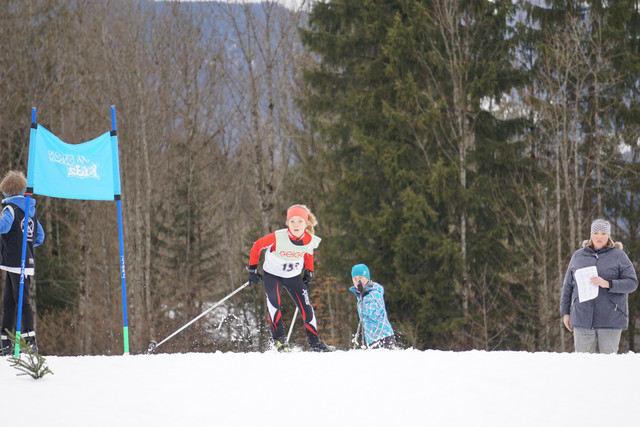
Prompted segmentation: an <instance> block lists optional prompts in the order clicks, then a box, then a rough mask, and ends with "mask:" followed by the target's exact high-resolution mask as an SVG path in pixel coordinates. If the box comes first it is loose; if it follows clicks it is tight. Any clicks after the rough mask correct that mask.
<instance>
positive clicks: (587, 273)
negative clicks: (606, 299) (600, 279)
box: [574, 266, 600, 302]
mask: <svg viewBox="0 0 640 427" xmlns="http://www.w3.org/2000/svg"><path fill="white" fill-rule="evenodd" d="M597 276H598V269H597V268H596V267H595V266H592V267H585V268H579V269H578V270H576V272H575V274H574V277H575V278H576V283H577V284H578V299H579V300H580V302H585V301H589V300H591V299H594V298H595V297H597V296H598V291H599V290H600V289H599V288H600V287H599V286H598V285H594V284H593V283H591V281H590V279H591V278H592V277H597Z"/></svg>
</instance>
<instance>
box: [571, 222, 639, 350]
mask: <svg viewBox="0 0 640 427" xmlns="http://www.w3.org/2000/svg"><path fill="white" fill-rule="evenodd" d="M622 248H623V246H622V243H620V242H614V241H613V240H612V239H611V224H610V223H609V222H608V221H606V220H604V219H596V220H595V221H593V223H592V224H591V236H590V238H589V240H585V241H584V242H583V244H582V248H580V249H578V250H577V251H575V252H574V253H573V256H572V257H571V261H570V262H569V267H568V268H567V272H566V274H565V277H564V282H563V285H562V297H561V299H560V314H561V315H562V321H563V323H564V326H565V327H566V328H567V329H568V330H569V331H570V332H573V342H574V346H575V351H576V352H578V353H595V352H599V353H617V352H618V347H619V344H620V335H621V333H622V331H623V330H625V329H627V327H628V326H629V302H628V299H629V294H630V293H631V292H633V291H635V290H636V289H637V288H638V279H637V276H636V270H635V268H634V267H633V264H632V263H631V261H630V260H629V257H628V256H627V254H625V253H624V251H623V250H622ZM587 267H596V269H597V275H595V274H594V275H593V276H591V277H590V278H589V279H588V280H589V282H588V283H587V285H589V284H590V285H591V286H596V287H597V295H596V296H595V298H592V299H588V297H587V296H586V292H584V293H585V295H583V296H582V298H581V296H580V293H579V287H578V284H577V280H576V271H578V270H580V269H583V268H587ZM583 271H588V270H583ZM580 301H582V302H580Z"/></svg>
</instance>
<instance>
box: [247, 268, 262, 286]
mask: <svg viewBox="0 0 640 427" xmlns="http://www.w3.org/2000/svg"><path fill="white" fill-rule="evenodd" d="M247 271H248V272H249V286H251V285H253V284H254V283H260V281H261V280H262V274H260V271H258V266H257V265H250V266H248V267H247Z"/></svg>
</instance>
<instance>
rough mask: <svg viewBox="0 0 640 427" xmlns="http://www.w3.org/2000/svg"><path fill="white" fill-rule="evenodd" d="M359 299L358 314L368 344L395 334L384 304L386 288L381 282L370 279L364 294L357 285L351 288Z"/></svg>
mask: <svg viewBox="0 0 640 427" xmlns="http://www.w3.org/2000/svg"><path fill="white" fill-rule="evenodd" d="M349 290H350V291H351V292H353V293H354V294H355V296H356V298H357V299H358V301H357V307H358V316H360V320H361V321H362V330H363V331H364V340H365V342H366V343H367V345H371V344H372V343H374V342H376V341H379V340H381V339H382V338H385V337H388V336H391V335H393V328H392V327H391V323H389V319H388V318H387V309H386V307H385V304H384V288H383V287H382V285H380V284H379V283H376V282H373V281H371V280H369V283H367V284H366V285H365V286H364V291H363V292H362V294H361V293H360V292H358V290H357V289H356V287H355V286H352V287H350V288H349Z"/></svg>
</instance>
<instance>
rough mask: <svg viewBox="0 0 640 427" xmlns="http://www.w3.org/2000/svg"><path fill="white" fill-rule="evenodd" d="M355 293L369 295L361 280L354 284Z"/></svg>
mask: <svg viewBox="0 0 640 427" xmlns="http://www.w3.org/2000/svg"><path fill="white" fill-rule="evenodd" d="M356 293H357V294H358V295H360V296H362V297H366V296H367V295H369V291H368V290H367V289H366V288H365V287H364V285H363V284H362V282H358V284H357V285H356Z"/></svg>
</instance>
